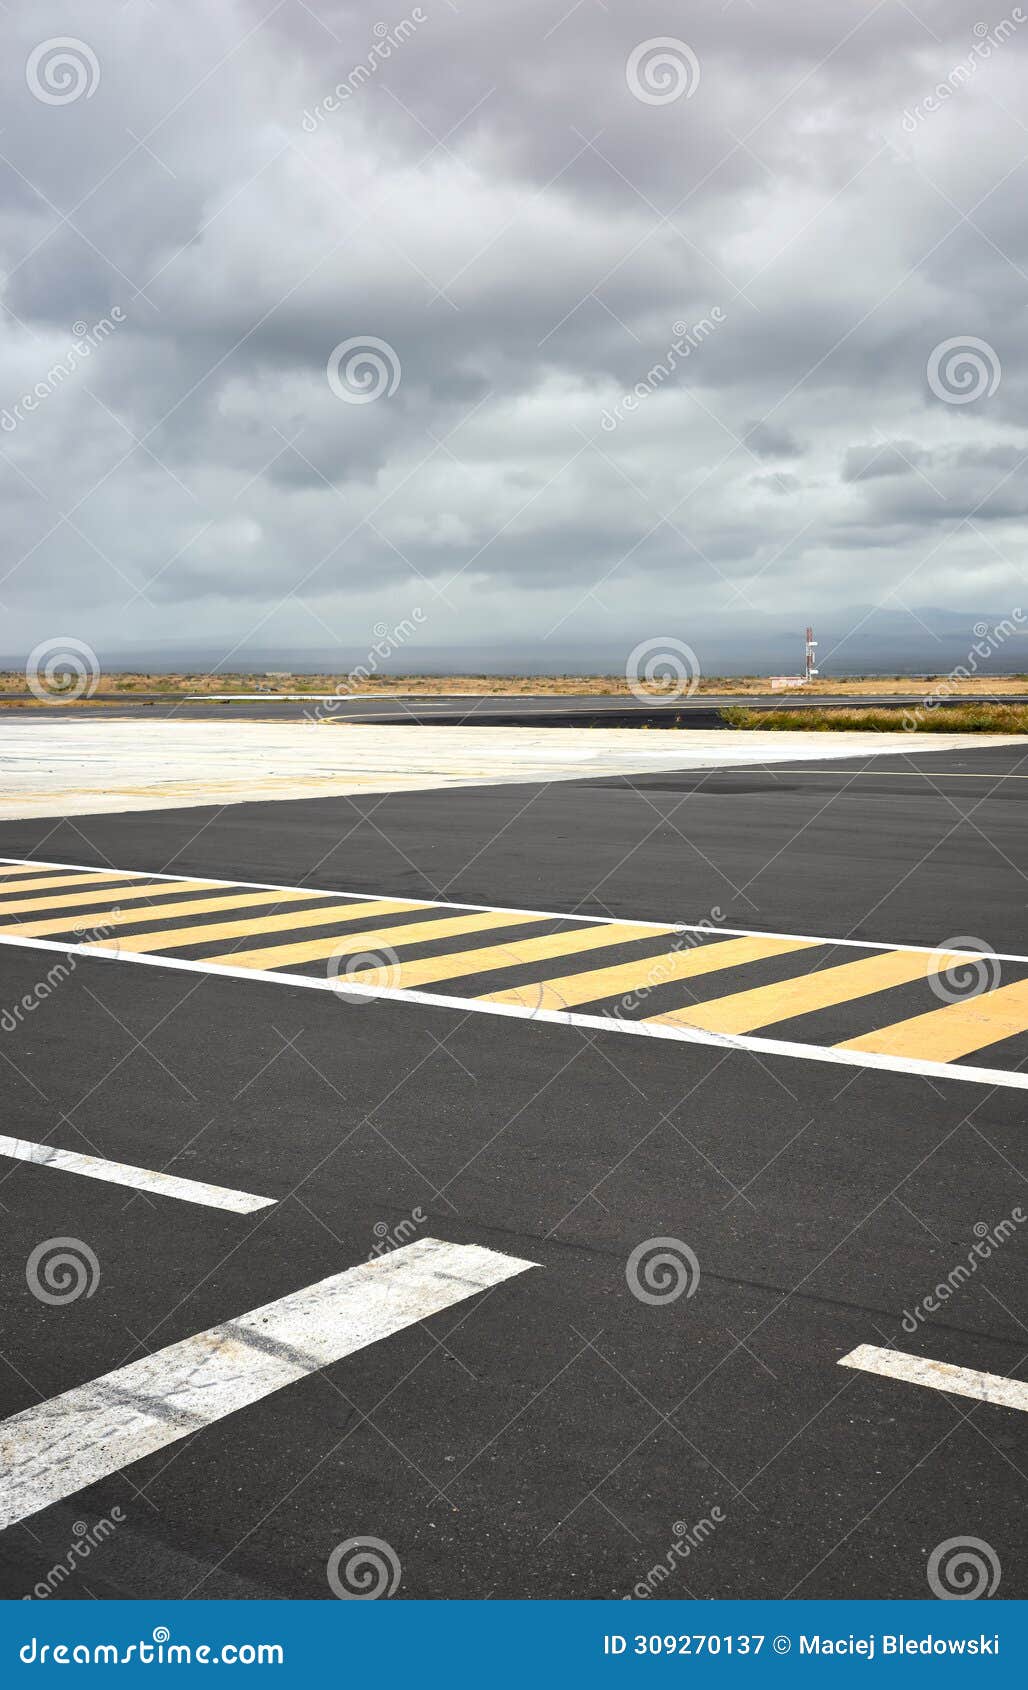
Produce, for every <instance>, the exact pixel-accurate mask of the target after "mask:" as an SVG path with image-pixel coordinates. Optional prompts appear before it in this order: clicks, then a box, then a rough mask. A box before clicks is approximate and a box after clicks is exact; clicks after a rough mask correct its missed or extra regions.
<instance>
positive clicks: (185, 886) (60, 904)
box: [0, 875, 218, 920]
mask: <svg viewBox="0 0 1028 1690" xmlns="http://www.w3.org/2000/svg"><path fill="white" fill-rule="evenodd" d="M110 878H111V879H112V880H113V879H114V878H116V877H115V876H114V875H112V876H110ZM217 885H218V882H217V881H216V880H162V881H159V882H158V883H157V884H156V885H149V886H140V884H139V882H138V881H135V880H134V881H133V882H132V884H131V886H119V887H118V889H117V892H114V891H113V889H112V888H111V887H110V886H104V887H102V888H101V887H97V889H96V890H95V891H94V892H60V893H56V894H55V895H54V896H53V897H51V898H17V899H15V901H14V903H13V904H8V903H6V902H3V903H0V920H2V919H3V917H4V916H5V915H19V914H20V913H21V912H22V911H24V910H60V909H68V908H70V907H71V906H72V905H74V904H102V903H104V902H105V900H106V899H108V898H111V897H117V900H118V902H119V904H124V903H126V902H128V901H129V900H130V899H136V898H166V897H167V896H168V894H169V893H171V892H192V891H194V890H196V891H204V892H206V891H208V890H209V889H210V888H211V887H212V886H217ZM5 890H7V888H5ZM142 919H143V918H142V916H140V920H142Z"/></svg>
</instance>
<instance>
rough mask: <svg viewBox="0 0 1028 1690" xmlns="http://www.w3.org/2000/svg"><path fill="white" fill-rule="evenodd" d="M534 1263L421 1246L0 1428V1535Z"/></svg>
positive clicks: (432, 1241)
mask: <svg viewBox="0 0 1028 1690" xmlns="http://www.w3.org/2000/svg"><path fill="white" fill-rule="evenodd" d="M537 1265H538V1264H537V1263H535V1262H524V1261H520V1260H519V1259H518V1258H517V1257H515V1256H504V1255H500V1254H499V1253H498V1252H496V1251H495V1250H486V1249H483V1248H482V1247H481V1246H479V1245H477V1244H448V1243H444V1242H443V1241H442V1240H440V1239H438V1238H422V1239H419V1240H418V1241H417V1242H416V1243H414V1244H407V1245H405V1246H404V1247H403V1248H402V1249H399V1250H394V1251H393V1252H392V1254H391V1255H388V1256H382V1257H380V1258H379V1259H378V1260H377V1261H374V1262H364V1263H362V1264H361V1265H360V1266H359V1267H353V1268H349V1269H348V1270H347V1271H346V1272H345V1273H337V1274H333V1275H332V1276H331V1278H329V1279H322V1280H320V1281H319V1282H318V1283H317V1284H316V1285H308V1286H307V1287H306V1288H305V1289H304V1290H302V1291H293V1292H291V1293H290V1294H289V1295H288V1296H285V1297H280V1298H279V1299H278V1300H277V1301H276V1302H273V1303H266V1304H265V1305H264V1306H263V1307H262V1308H258V1309H253V1310H251V1311H250V1313H248V1314H243V1315H240V1316H239V1317H238V1318H237V1319H235V1320H228V1321H225V1322H224V1324H223V1325H221V1326H214V1327H212V1328H210V1330H209V1331H207V1332H198V1333H196V1334H195V1336H193V1337H192V1338H185V1339H183V1340H182V1341H181V1342H180V1343H177V1344H171V1345H169V1346H168V1348H167V1349H163V1350H158V1351H157V1353H156V1354H155V1355H150V1356H145V1357H144V1358H143V1359H142V1360H141V1361H134V1362H131V1363H130V1364H129V1365H128V1366H127V1367H120V1368H118V1369H116V1371H115V1372H113V1373H107V1374H104V1375H103V1377H102V1378H99V1379H94V1380H92V1381H91V1382H90V1383H89V1384H88V1385H79V1386H77V1387H76V1388H75V1389H74V1390H71V1391H66V1392H65V1393H64V1394H63V1396H59V1397H52V1398H50V1400H49V1401H47V1402H42V1403H38V1404H37V1405H36V1406H35V1407H34V1408H27V1409H25V1410H24V1412H23V1413H21V1414H15V1415H13V1416H12V1417H11V1419H9V1420H5V1421H4V1422H3V1423H2V1424H0V1469H2V1471H3V1473H4V1480H3V1486H2V1490H0V1529H3V1528H4V1527H5V1526H9V1525H11V1524H13V1522H14V1521H16V1520H24V1519H25V1518H26V1517H27V1516H29V1515H31V1514H37V1513H38V1512H39V1510H40V1509H42V1508H47V1507H49V1505H50V1504H51V1503H53V1502H60V1501H62V1500H63V1499H64V1498H65V1497H68V1496H72V1495H74V1493H75V1492H76V1491H80V1490H82V1489H83V1488H84V1487H85V1486H86V1485H94V1484H96V1483H97V1482H98V1480H100V1479H105V1478H108V1477H109V1476H110V1474H112V1473H117V1472H119V1471H120V1469H121V1468H123V1467H127V1466H128V1465H129V1464H130V1463H131V1462H134V1461H141V1460H142V1459H143V1458H144V1456H148V1455H153V1454H154V1452H155V1451H156V1450H159V1449H164V1448H165V1447H166V1446H167V1445H168V1444H172V1443H177V1442H178V1441H179V1439H180V1438H185V1437H189V1436H190V1435H191V1434H192V1433H194V1432H197V1431H199V1430H201V1429H202V1428H203V1427H205V1426H210V1425H212V1424H213V1423H214V1422H215V1421H217V1420H221V1419H223V1418H224V1416H225V1415H226V1414H234V1413H236V1412H237V1411H238V1410H239V1409H242V1408H247V1407H248V1406H249V1405H250V1404H251V1403H256V1402H260V1401H261V1400H262V1398H264V1397H268V1396H271V1395H272V1393H273V1392H275V1391H280V1390H281V1389H282V1388H283V1386H285V1385H291V1384H293V1383H294V1382H295V1381H296V1380H297V1379H302V1378H304V1377H305V1376H306V1375H307V1374H309V1373H316V1372H317V1371H318V1369H319V1368H322V1367H328V1366H330V1365H331V1364H332V1363H333V1362H336V1361H341V1360H342V1358H343V1357H344V1356H348V1355H352V1354H353V1353H354V1352H355V1351H356V1350H363V1349H366V1348H367V1346H368V1345H369V1344H375V1343H378V1341H379V1340H380V1339H382V1338H388V1337H390V1336H391V1335H392V1334H393V1333H395V1332H401V1331H402V1330H403V1329H404V1327H407V1326H413V1325H414V1324H415V1323H416V1322H418V1321H421V1320H425V1319H427V1318H428V1317H429V1316H430V1315H433V1314H438V1313H439V1312H440V1310H442V1309H446V1308H449V1307H451V1305H452V1304H454V1303H461V1302H463V1301H464V1300H465V1298H467V1297H473V1296H475V1295H476V1293H477V1292H479V1291H486V1290H488V1289H489V1288H490V1287H491V1286H494V1285H499V1284H500V1283H501V1282H502V1281H503V1280H505V1279H512V1278H514V1277H515V1276H516V1275H517V1274H519V1273H524V1272H526V1271H527V1269H528V1268H531V1267H536V1266H537Z"/></svg>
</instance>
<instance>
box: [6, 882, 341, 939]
mask: <svg viewBox="0 0 1028 1690" xmlns="http://www.w3.org/2000/svg"><path fill="white" fill-rule="evenodd" d="M328 895H329V894H326V893H324V892H322V893H318V892H277V891H276V892H247V893H245V894H243V893H239V892H233V893H232V894H231V896H229V897H223V898H186V899H183V901H182V902H181V903H173V904H161V905H160V906H159V907H158V908H155V909H154V910H152V911H151V910H123V909H121V908H120V907H119V908H116V909H109V910H90V912H89V920H90V923H91V924H93V923H96V924H100V925H103V926H104V927H129V926H132V925H133V924H134V925H135V926H137V927H138V926H139V923H140V922H141V921H164V920H165V919H166V918H168V917H169V916H180V915H207V914H210V913H213V912H214V911H215V910H238V909H245V908H247V907H248V906H250V905H254V904H288V903H290V902H292V901H293V900H295V899H297V898H302V899H304V900H305V901H306V900H308V899H310V898H317V897H326V896H328ZM105 896H106V897H108V898H109V897H110V896H111V894H110V892H107V893H106V894H105ZM2 914H3V905H2V904H0V915H2ZM300 915H301V912H300V911H299V910H297V912H296V919H297V921H299V919H300ZM79 920H81V917H80V916H67V915H58V916H49V917H48V918H47V919H46V920H45V921H20V922H17V923H15V924H14V925H13V926H11V927H0V933H20V934H22V935H23V936H24V937H25V938H27V939H42V938H44V937H45V936H46V935H47V934H49V933H64V932H65V931H66V930H67V929H68V928H69V927H70V926H72V925H73V924H74V923H75V922H77V921H79ZM212 931H213V929H212ZM97 942H98V943H101V941H99V940H98V941H97ZM119 943H124V941H123V940H119Z"/></svg>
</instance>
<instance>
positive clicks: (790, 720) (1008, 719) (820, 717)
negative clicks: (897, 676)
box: [721, 704, 1028, 734]
mask: <svg viewBox="0 0 1028 1690" xmlns="http://www.w3.org/2000/svg"><path fill="white" fill-rule="evenodd" d="M721 715H722V718H723V720H724V721H725V723H726V724H727V726H728V727H730V728H760V729H763V730H764V731H765V732H770V733H774V732H778V733H781V732H784V731H786V730H789V729H791V730H793V731H796V730H800V731H803V732H807V733H847V732H848V733H896V732H897V730H901V729H906V730H907V731H908V732H911V733H913V732H916V733H928V734H1024V733H1028V705H1023V704H1022V705H1018V704H965V705H951V706H949V707H948V708H943V707H941V706H940V707H939V708H938V709H932V710H926V709H923V708H920V709H919V708H914V707H912V708H910V709H907V710H904V709H900V708H897V709H894V710H873V709H872V710H746V709H734V708H732V709H728V710H723V711H722V712H721Z"/></svg>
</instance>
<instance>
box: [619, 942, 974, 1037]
mask: <svg viewBox="0 0 1028 1690" xmlns="http://www.w3.org/2000/svg"><path fill="white" fill-rule="evenodd" d="M958 960H959V959H958V958H957V957H954V956H950V955H949V954H948V953H946V952H941V951H937V952H934V953H932V952H929V953H927V954H926V953H925V952H923V951H886V952H884V953H883V954H882V955H880V956H870V957H864V958H863V959H862V960H861V961H860V962H844V963H841V964H840V965H839V967H837V968H822V969H819V970H817V971H816V972H815V973H813V974H801V975H798V976H797V977H796V978H794V979H791V980H780V981H779V982H778V983H777V985H774V986H757V987H754V988H753V989H752V990H750V991H748V992H732V993H731V994H730V995H729V996H728V997H723V998H714V999H712V1000H711V1001H710V1002H707V1003H699V1004H685V1005H684V1006H683V1007H682V1008H681V1009H670V1010H668V1011H667V1012H666V1013H665V1014H663V1015H648V1016H647V1017H646V1020H647V1021H659V1022H663V1023H666V1024H667V1025H669V1026H672V1027H675V1026H677V1027H702V1028H704V1029H705V1030H706V1031H707V1032H711V1033H748V1032H751V1031H752V1029H753V1028H754V1027H769V1026H772V1025H773V1024H774V1022H776V1021H788V1020H791V1018H792V1017H793V1016H794V1015H806V1014H808V1013H809V1011H811V1010H814V1009H829V1008H831V1006H832V1005H833V1004H837V1003H849V1002H850V1000H851V999H852V998H863V997H866V996H867V995H868V994H869V993H870V992H881V991H884V990H885V989H886V988H887V987H889V986H903V985H906V984H908V983H909V982H910V981H911V980H925V979H927V977H928V975H929V974H933V973H936V972H937V971H938V970H939V969H943V968H948V967H949V966H950V964H951V963H953V962H956V961H958Z"/></svg>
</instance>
